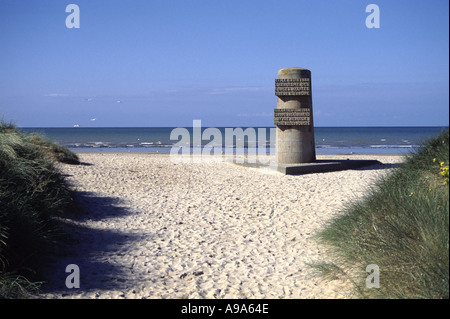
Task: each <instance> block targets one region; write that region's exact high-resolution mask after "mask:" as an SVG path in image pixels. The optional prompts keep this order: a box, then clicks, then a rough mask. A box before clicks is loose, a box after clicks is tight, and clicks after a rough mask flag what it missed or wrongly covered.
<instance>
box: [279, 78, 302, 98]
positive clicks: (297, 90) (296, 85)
mask: <svg viewBox="0 0 450 319" xmlns="http://www.w3.org/2000/svg"><path fill="white" fill-rule="evenodd" d="M310 80H311V79H309V78H303V79H276V80H275V95H276V96H287V95H309V91H310V82H311V81H310Z"/></svg>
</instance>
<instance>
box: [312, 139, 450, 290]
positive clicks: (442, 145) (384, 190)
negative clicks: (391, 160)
mask: <svg viewBox="0 0 450 319" xmlns="http://www.w3.org/2000/svg"><path fill="white" fill-rule="evenodd" d="M448 164H449V132H448V131H446V132H443V133H441V134H440V135H439V136H437V137H435V138H433V139H431V140H429V141H428V142H427V143H426V145H424V147H423V148H422V149H421V150H419V151H418V152H417V153H415V154H411V155H409V156H408V157H407V159H406V161H405V163H404V164H403V165H402V166H401V167H400V168H397V169H395V170H394V172H393V173H392V174H390V175H388V176H386V177H384V178H382V179H380V180H378V182H377V183H376V184H375V185H373V187H372V189H371V190H370V192H369V193H368V194H366V196H365V198H364V199H363V200H361V201H359V202H356V203H353V204H351V205H350V206H349V207H347V208H346V209H345V211H344V212H343V214H342V215H340V216H339V217H336V218H335V219H334V220H332V221H331V222H330V223H329V224H328V225H327V226H326V227H325V229H324V230H322V231H321V232H320V233H319V234H318V236H317V239H318V240H319V242H321V243H322V244H324V245H325V246H327V247H329V253H330V254H329V257H330V258H331V260H332V262H331V263H330V261H327V262H317V263H316V264H315V265H312V266H313V267H314V268H315V269H316V270H318V271H319V273H321V274H322V276H323V277H324V278H337V277H338V278H346V279H347V280H349V281H350V282H351V283H353V286H354V288H355V291H354V292H356V293H357V294H358V295H359V296H360V297H363V298H432V299H439V298H448V297H449V186H448V168H447V169H446V170H445V167H446V166H447V167H448ZM443 167H444V169H443ZM446 172H447V173H446ZM446 174H447V175H446ZM371 264H375V265H377V266H378V267H379V269H380V287H379V288H368V287H366V278H367V276H368V275H369V273H367V272H366V267H367V266H368V265H371Z"/></svg>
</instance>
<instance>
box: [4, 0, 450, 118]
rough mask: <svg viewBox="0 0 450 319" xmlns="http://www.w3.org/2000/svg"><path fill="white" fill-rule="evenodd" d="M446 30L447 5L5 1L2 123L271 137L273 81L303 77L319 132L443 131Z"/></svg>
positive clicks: (320, 0)
mask: <svg viewBox="0 0 450 319" xmlns="http://www.w3.org/2000/svg"><path fill="white" fill-rule="evenodd" d="M70 3H74V4H77V5H78V6H79V9H80V28H70V29H69V28H67V27H66V17H67V16H69V15H70V13H67V12H66V6H67V5H68V4H70ZM371 3H374V4H377V5H378V7H379V9H380V28H371V29H369V28H367V26H366V17H367V16H368V15H369V14H370V13H366V6H367V5H368V4H371ZM448 30H449V1H448V0H408V1H404V0H368V1H363V0H314V1H312V0H276V1H275V0H255V1H253V0H221V1H219V0H189V1H187V0H127V1H125V0H108V1H106V0H68V1H63V0H42V1H36V0H0V118H1V117H2V116H3V117H4V119H5V120H12V121H14V122H15V123H16V124H17V125H19V126H22V127H71V126H73V125H74V124H79V125H80V126H81V127H88V126H98V127H116V126H120V127H126V126H140V127H152V126H192V121H193V120H195V119H199V120H202V126H204V127H206V126H210V127H212V126H226V127H237V126H242V127H245V126H273V109H274V108H275V107H276V97H275V95H274V80H275V78H276V77H277V72H278V70H279V69H282V68H285V67H293V66H297V67H303V68H307V69H309V70H311V72H312V94H313V95H312V97H313V110H314V123H315V125H316V126H448V124H449V31H448Z"/></svg>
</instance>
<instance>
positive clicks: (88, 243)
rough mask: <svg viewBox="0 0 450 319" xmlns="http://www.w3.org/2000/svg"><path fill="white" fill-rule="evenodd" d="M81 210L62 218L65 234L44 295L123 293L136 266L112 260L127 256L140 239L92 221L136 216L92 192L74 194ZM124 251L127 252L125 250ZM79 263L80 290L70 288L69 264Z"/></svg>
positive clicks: (48, 273) (112, 199) (116, 201)
mask: <svg viewBox="0 0 450 319" xmlns="http://www.w3.org/2000/svg"><path fill="white" fill-rule="evenodd" d="M74 195H75V197H76V201H77V206H78V207H77V209H75V210H74V211H73V212H72V213H71V214H70V215H69V216H65V217H64V218H61V219H60V223H61V227H62V230H63V233H64V238H63V240H62V241H61V242H60V243H58V251H57V252H56V253H55V254H54V257H52V258H51V260H49V261H48V265H49V266H48V268H47V269H48V270H47V271H46V272H45V279H44V280H45V283H44V284H43V285H42V286H41V293H43V294H46V293H51V294H57V295H59V297H61V296H62V297H64V296H70V295H71V294H79V293H82V292H88V291H101V290H120V289H123V288H125V287H126V278H127V277H129V273H130V271H132V268H131V267H132V265H123V266H118V265H117V263H115V262H114V260H112V259H111V258H114V256H123V255H124V254H126V253H127V246H128V245H129V243H131V242H132V241H135V240H136V236H135V235H133V234H129V233H124V232H120V231H115V230H114V229H112V228H110V229H99V228H94V227H90V226H91V224H90V222H91V221H92V222H98V221H104V222H105V223H107V222H108V220H109V219H114V218H120V217H123V216H127V215H130V214H133V212H130V211H128V210H127V209H126V208H124V207H123V206H121V205H122V204H123V203H122V201H121V200H120V199H119V198H115V197H98V196H96V194H94V193H90V192H77V191H75V192H74ZM122 249H123V253H122V252H121V250H122ZM70 264H75V265H77V266H78V267H79V270H80V276H79V278H80V288H79V289H78V288H71V289H69V288H68V287H67V286H66V278H67V277H68V276H69V275H71V271H69V272H66V267H67V265H70Z"/></svg>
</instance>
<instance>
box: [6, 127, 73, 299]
mask: <svg viewBox="0 0 450 319" xmlns="http://www.w3.org/2000/svg"><path fill="white" fill-rule="evenodd" d="M55 160H57V161H60V162H64V163H71V164H77V163H79V161H78V158H77V156H76V155H75V154H73V153H71V152H70V151H69V150H68V149H67V148H64V147H62V146H59V145H57V144H56V143H53V142H50V141H47V140H45V139H44V138H43V137H40V136H38V135H25V134H22V133H20V132H19V131H18V130H17V129H16V128H15V126H14V125H13V124H11V123H5V122H3V121H1V122H0V298H23V297H27V296H28V295H29V294H30V293H32V292H34V291H36V289H37V288H38V283H37V282H36V280H39V271H40V269H41V267H42V266H43V265H44V264H45V260H46V258H45V256H48V255H49V254H51V253H52V250H53V249H54V248H55V244H56V240H57V239H58V238H59V237H58V236H61V234H62V233H61V232H60V231H59V228H58V224H57V222H56V219H55V217H56V216H61V214H63V213H65V212H67V211H69V210H70V209H71V208H72V207H73V206H72V205H73V203H74V201H73V198H72V194H71V191H70V189H69V188H68V186H67V185H66V183H65V180H64V178H63V177H62V176H61V174H60V173H59V171H58V169H57V168H56V166H55Z"/></svg>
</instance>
